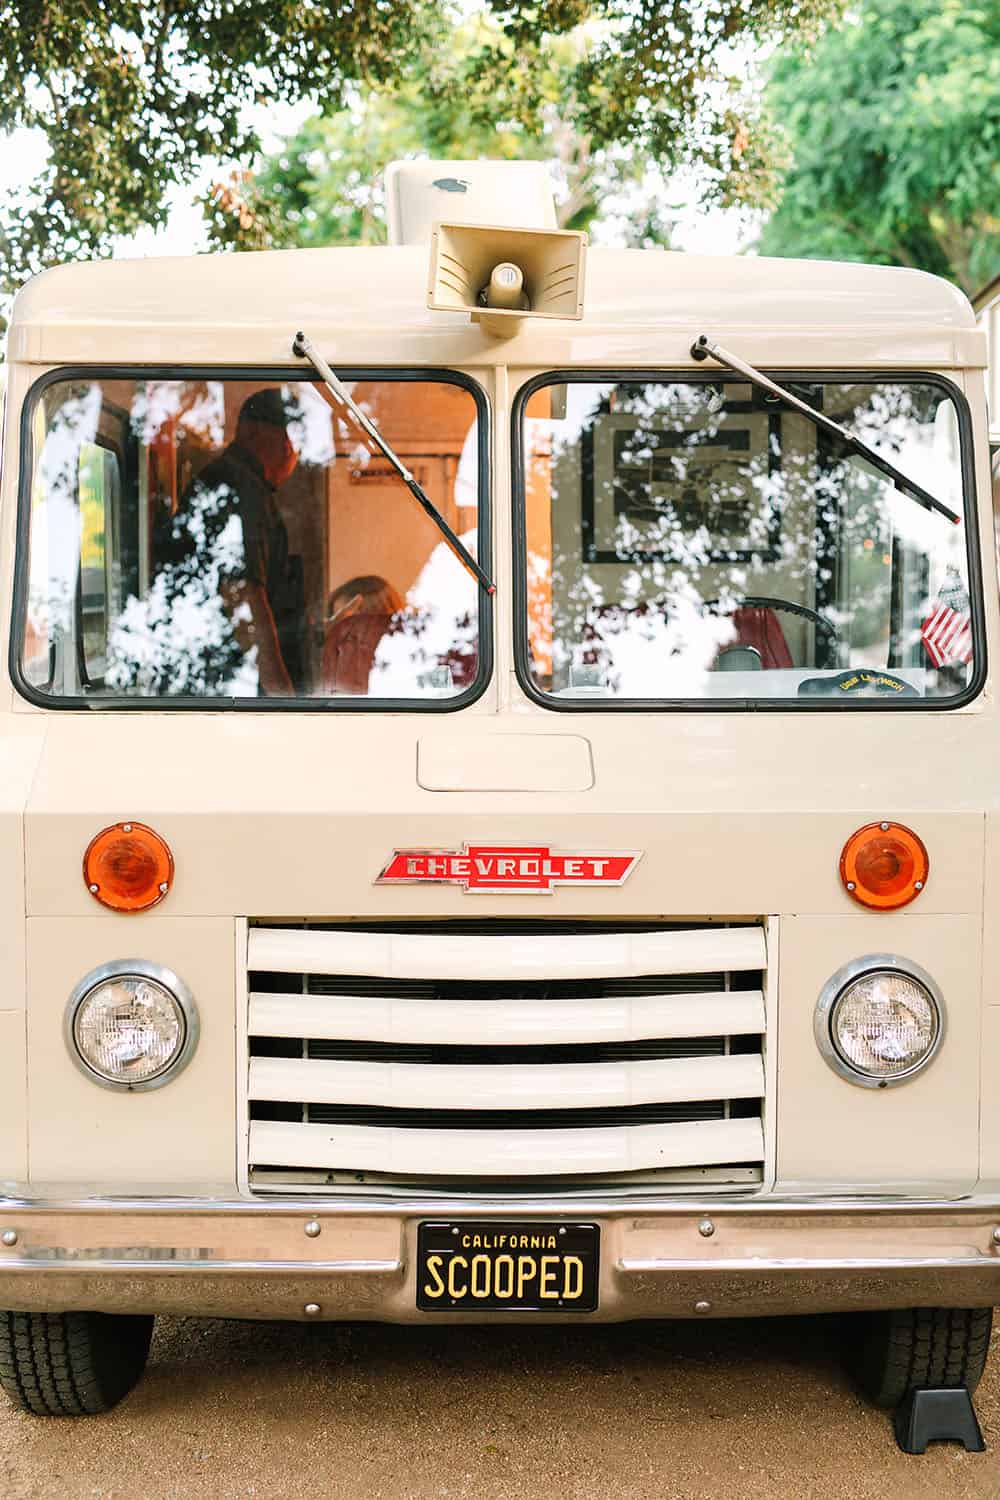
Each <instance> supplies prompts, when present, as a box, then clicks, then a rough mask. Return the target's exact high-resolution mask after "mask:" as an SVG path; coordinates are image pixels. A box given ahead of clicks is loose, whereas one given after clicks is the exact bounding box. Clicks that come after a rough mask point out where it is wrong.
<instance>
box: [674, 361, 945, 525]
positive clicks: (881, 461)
mask: <svg viewBox="0 0 1000 1500" xmlns="http://www.w3.org/2000/svg"><path fill="white" fill-rule="evenodd" d="M691 358H692V359H697V360H699V361H700V360H703V359H709V358H711V359H714V360H715V361H716V362H717V363H718V364H720V365H727V366H728V367H729V369H730V370H735V372H736V374H737V375H743V376H744V377H745V378H746V379H747V380H749V381H750V382H751V383H752V384H753V385H756V386H758V387H759V388H760V389H761V390H762V391H767V392H768V393H769V394H770V395H772V396H776V397H777V399H778V400H779V401H782V402H783V403H784V404H785V406H790V407H791V408H792V410H793V411H797V412H801V413H802V415H803V416H804V417H808V418H809V421H810V422H812V424H813V426H815V427H820V428H822V430H823V431H824V432H832V433H833V434H834V435H835V436H836V437H838V438H839V439H840V441H841V442H842V443H843V444H844V445H845V447H847V448H848V449H849V450H850V452H852V453H857V454H858V456H859V457H861V458H863V459H865V460H866V461H867V462H868V463H870V464H871V466H872V468H873V469H878V470H879V471H880V472H881V473H882V474H885V475H886V476H887V477H888V478H889V479H891V480H892V482H893V484H894V485H895V486H896V488H897V489H898V490H902V492H903V494H904V495H909V497H910V499H911V500H916V501H918V503H919V504H920V505H922V506H923V507H924V509H925V510H936V511H937V512H938V514H939V515H942V516H946V517H947V519H948V520H949V521H952V522H954V524H955V525H956V526H960V525H961V523H962V517H961V516H958V515H956V514H955V512H954V511H953V510H952V509H951V508H950V507H949V506H947V505H945V503H944V501H943V500H939V499H938V498H937V496H936V495H932V494H931V492H930V490H925V489H924V487H923V485H922V484H917V482H916V480H914V479H907V477H906V475H905V474H904V473H903V472H902V470H901V469H897V468H896V466H895V464H891V463H890V462H889V460H888V459H886V458H883V457H882V455H881V453H876V451H875V449H874V448H869V446H868V444H867V443H865V442H862V440H861V438H859V437H855V436H854V433H853V432H850V431H849V430H848V428H846V427H841V425H840V423H839V422H835V421H834V420H833V418H832V417H827V416H825V415H824V414H823V412H821V411H816V410H814V408H813V407H811V406H810V405H809V403H808V402H807V401H800V400H799V398H798V396H796V395H794V394H793V392H792V391H789V390H786V389H785V387H784V386H783V385H775V383H774V381H773V380H770V379H769V378H768V377H767V376H766V375H763V374H762V373H761V371H760V370H756V369H754V367H753V365H748V364H747V363H746V361H745V360H742V359H740V358H739V356H738V355H736V354H731V353H730V351H729V350H728V349H724V348H723V347H722V345H721V344H715V343H713V342H712V340H711V339H710V338H708V336H707V335H706V334H704V333H703V334H701V335H700V336H699V338H698V339H696V340H695V342H694V343H693V344H692V345H691Z"/></svg>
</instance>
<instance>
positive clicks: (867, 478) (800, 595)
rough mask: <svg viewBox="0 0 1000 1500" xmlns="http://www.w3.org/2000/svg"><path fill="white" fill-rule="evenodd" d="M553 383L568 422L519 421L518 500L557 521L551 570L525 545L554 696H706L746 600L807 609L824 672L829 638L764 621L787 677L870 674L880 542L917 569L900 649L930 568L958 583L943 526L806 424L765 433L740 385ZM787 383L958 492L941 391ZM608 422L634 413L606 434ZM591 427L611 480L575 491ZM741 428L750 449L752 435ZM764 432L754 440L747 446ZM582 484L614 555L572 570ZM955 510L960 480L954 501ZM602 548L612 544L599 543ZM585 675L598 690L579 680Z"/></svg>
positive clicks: (887, 613) (883, 636)
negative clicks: (940, 443) (815, 613)
mask: <svg viewBox="0 0 1000 1500" xmlns="http://www.w3.org/2000/svg"><path fill="white" fill-rule="evenodd" d="M567 389H568V390H569V391H570V393H571V394H570V398H569V407H568V410H567V417H566V419H565V420H559V419H551V418H548V419H547V418H546V417H544V416H540V415H538V409H539V406H540V405H541V403H538V405H536V407H535V408H534V409H532V408H531V407H529V420H528V422H527V424H526V452H527V460H526V461H527V463H528V465H529V471H528V481H527V492H528V495H529V504H530V505H539V504H542V505H544V504H549V503H550V504H551V511H552V517H553V537H552V550H551V561H550V559H549V557H548V556H547V555H546V554H545V553H543V552H540V551H538V550H537V549H534V550H531V551H530V552H529V557H528V590H529V599H528V608H529V618H530V620H531V624H532V633H533V636H537V634H538V632H539V630H540V629H542V628H543V627H544V625H545V621H546V611H547V607H548V598H549V595H550V593H551V598H552V610H551V618H552V621H553V626H552V629H553V632H554V635H553V639H552V682H551V686H552V687H554V688H555V689H556V690H557V691H558V690H560V689H563V688H566V687H569V686H573V685H574V678H576V680H577V681H578V682H580V681H582V682H585V683H586V685H587V686H593V685H599V686H600V687H601V689H602V690H603V691H604V692H605V693H611V694H614V693H619V694H628V695H630V696H631V695H635V696H686V695H689V694H693V695H695V696H699V695H701V694H703V693H704V692H705V691H706V689H707V681H706V674H707V673H708V671H709V670H710V669H711V667H712V665H713V662H714V660H715V657H716V655H717V653H718V650H719V648H720V647H721V646H722V645H724V644H726V643H727V641H730V640H732V639H733V637H734V634H735V631H734V626H733V622H732V614H733V611H734V610H736V609H737V608H738V606H739V604H740V601H741V600H743V599H745V598H746V597H747V596H748V595H750V596H755V597H756V596H763V597H773V598H777V599H780V600H785V601H789V602H791V603H793V604H800V605H803V606H806V607H807V608H812V609H816V610H819V611H820V613H821V614H823V615H824V616H825V617H826V618H827V619H829V620H830V621H831V622H832V623H833V624H835V625H836V626H837V629H838V631H839V635H840V646H839V651H840V661H839V662H838V661H837V660H835V659H834V658H833V657H830V656H829V638H828V635H827V633H826V632H821V631H818V630H817V629H816V627H814V626H813V625H812V624H809V623H807V622H803V620H802V618H801V617H798V618H796V617H795V616H794V615H790V614H789V613H788V612H781V613H780V626H781V630H782V632H783V633H785V634H786V635H787V636H788V638H789V641H790V643H791V644H792V647H793V660H795V661H797V662H799V663H801V665H803V666H807V667H808V666H824V665H825V666H830V667H835V666H838V665H849V664H859V663H863V664H865V665H882V666H886V665H889V664H890V655H891V653H892V651H893V649H894V647H893V642H892V640H890V617H891V613H892V611H891V605H892V598H893V593H892V571H893V559H894V550H893V549H894V542H900V543H904V544H905V545H906V546H907V547H908V548H909V549H910V553H911V554H912V555H913V556H914V557H915V558H916V559H917V562H916V563H913V564H910V565H909V566H908V569H907V572H906V575H905V576H906V585H907V587H906V590H904V591H903V592H905V595H906V598H905V609H899V610H897V613H899V615H900V618H899V619H893V622H892V628H893V631H894V632H895V634H896V636H897V637H898V639H899V640H900V641H902V642H904V643H905V642H909V643H910V644H911V646H912V644H913V642H914V641H916V642H919V633H920V620H921V619H922V617H923V615H924V614H925V613H926V607H927V605H928V586H927V583H926V576H927V575H928V574H930V573H934V572H935V571H938V572H939V571H940V569H941V567H942V565H943V562H944V561H945V560H950V561H953V562H954V564H955V566H956V567H957V569H958V571H959V573H960V575H961V576H964V573H965V566H964V558H963V556H962V542H961V538H960V537H956V536H955V535H954V528H950V527H947V525H946V524H945V523H943V522H942V521H941V518H940V517H937V516H934V515H930V514H929V513H928V512H926V511H923V510H922V509H921V508H920V507H919V506H918V505H916V504H915V503H914V502H912V501H911V500H909V499H908V498H907V497H904V496H902V495H900V494H899V492H898V491H896V490H895V489H894V487H893V486H892V485H891V483H889V482H887V481H886V479H885V478H884V477H883V476H882V475H880V474H878V473H876V472H875V471H873V470H870V469H868V468H866V467H865V466H864V465H863V463H862V462H861V461H859V460H858V459H857V458H855V457H852V456H849V455H848V454H847V453H846V452H844V451H839V447H837V446H835V440H834V439H827V438H825V437H824V436H822V435H819V436H818V435H817V432H816V429H814V428H813V427H812V426H811V424H810V423H809V422H808V421H807V420H806V419H805V418H802V417H798V416H796V415H794V414H792V413H790V412H788V411H787V410H782V411H781V412H780V415H779V416H778V417H777V419H774V418H772V419H771V420H770V421H769V413H770V412H771V411H774V410H775V406H774V405H772V404H771V403H770V402H766V401H765V400H764V399H763V398H762V397H761V396H760V395H759V394H758V393H756V392H753V391H752V390H751V389H750V388H749V387H747V386H745V385H740V384H738V383H737V382H726V383H720V384H719V385H716V384H714V383H713V384H712V385H706V384H704V383H698V384H695V383H693V382H692V383H680V382H676V383H673V382H662V383H658V384H654V383H637V382H627V383H622V384H620V385H618V386H617V387H611V386H608V385H596V384H595V385H593V386H587V387H585V388H584V389H583V391H581V389H580V387H579V386H578V387H576V389H575V391H574V388H573V387H572V386H569V387H567ZM720 390H721V391H723V392H724V399H722V398H721V397H720ZM796 390H797V392H798V393H799V394H800V395H802V396H803V398H804V399H806V400H808V401H810V402H811V403H812V404H814V405H815V406H816V407H817V408H818V409H821V410H826V411H827V412H829V413H830V414H832V415H834V416H835V417H836V419H837V420H840V421H842V422H844V423H845V424H846V425H847V426H848V427H851V428H853V429H854V430H855V431H856V432H857V433H858V435H859V436H861V437H862V438H864V440H865V441H867V442H869V443H870V444H871V445H872V446H873V447H875V448H876V449H879V448H881V449H882V451H885V452H886V454H887V456H892V458H893V461H894V462H897V463H898V464H899V465H900V466H901V467H903V468H904V470H906V471H907V472H910V473H912V474H913V475H914V477H915V478H923V482H925V483H926V482H927V474H926V470H927V467H928V465H930V466H931V468H932V469H933V467H934V465H935V464H936V465H937V466H938V469H940V470H941V472H940V473H936V476H935V477H936V480H937V489H938V491H939V492H940V493H942V496H943V498H948V496H949V494H951V495H955V491H956V485H957V484H958V483H959V474H958V466H957V458H956V456H955V455H954V454H946V455H945V457H944V458H943V459H942V457H941V456H940V453H939V451H938V448H937V447H935V441H934V440H935V415H936V412H937V409H938V407H939V405H940V404H941V401H942V393H941V392H940V391H936V390H935V389H934V388H933V387H929V386H927V385H923V386H920V385H911V384H904V383H885V384H879V385H871V384H867V383H857V384H855V385H848V384H847V383H842V384H839V385H834V384H826V385H824V384H820V383H818V382H813V383H811V384H809V385H802V384H801V383H799V384H797V386H796ZM533 399H535V400H536V401H537V398H533ZM744 413H745V414H746V415H744ZM624 414H627V415H628V416H630V417H632V418H633V419H634V420H633V421H631V422H628V423H623V422H621V421H620V420H619V419H620V418H621V416H622V415H624ZM602 422H603V423H605V424H608V423H610V424H611V425H612V426H613V429H614V430H613V454H614V463H613V465H612V473H611V475H610V477H609V476H608V474H607V473H606V472H602V466H601V465H600V464H598V463H597V462H596V461H595V462H592V463H591V466H590V477H589V480H588V479H585V477H584V475H585V465H584V461H583V457H582V455H583V453H584V451H585V450H584V443H583V438H584V435H585V434H588V435H589V436H588V438H587V441H588V443H589V447H590V451H591V452H596V451H597V446H598V445H597V440H596V434H597V433H598V432H599V430H600V427H601V424H602ZM754 422H755V423H757V424H758V427H757V433H758V436H757V437H750V436H748V433H749V432H750V431H751V424H752V423H754ZM762 423H764V424H767V426H768V427H769V428H770V432H769V434H768V437H767V441H766V443H763V444H761V442H760V437H759V434H760V431H761V426H760V424H762ZM764 430H765V431H766V430H767V429H766V428H765V429H764ZM741 434H742V435H741ZM603 468H604V469H605V470H606V468H607V465H606V464H605V465H604V466H603ZM588 482H589V483H590V485H591V487H592V491H593V499H592V503H593V513H594V515H595V516H597V517H600V516H602V515H604V516H608V515H612V516H613V518H614V533H613V552H614V555H615V556H616V558H617V559H618V561H617V562H608V561H597V560H596V559H595V560H591V561H587V560H586V559H585V558H584V556H583V551H582V545H581V544H582V534H581V532H580V530H579V528H578V527H575V526H572V525H567V524H566V522H565V518H566V516H567V515H576V516H579V515H580V514H581V506H582V503H583V494H584V490H583V486H584V484H585V483H588ZM550 494H551V501H549V499H548V498H547V497H548V496H549V495H550ZM960 500H961V496H960V486H959V489H958V493H957V496H956V497H955V501H954V502H953V503H956V508H960ZM605 525H606V523H605ZM946 533H947V534H946ZM600 548H603V549H604V551H607V550H608V541H607V533H606V532H605V533H604V535H603V536H599V539H598V543H597V549H595V550H598V549H600ZM930 559H933V565H931V563H930V561H929V560H930ZM918 564H919V565H918ZM934 587H936V585H934ZM932 592H933V589H932ZM901 597H902V595H901ZM706 605H707V606H708V607H707V608H706ZM773 613H774V612H773V611H772V614H773ZM907 660H909V658H907ZM917 664H921V663H919V662H918V663H917ZM595 667H596V668H600V673H599V674H598V676H597V677H596V678H595V676H594V673H593V671H591V672H590V673H589V675H588V673H587V672H585V671H581V669H583V668H588V669H593V668H595ZM539 681H540V685H542V686H545V687H548V686H549V685H550V684H549V683H548V681H545V682H542V681H541V680H540V679H539ZM709 691H712V690H711V689H710V690H709Z"/></svg>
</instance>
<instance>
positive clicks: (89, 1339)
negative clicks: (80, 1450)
mask: <svg viewBox="0 0 1000 1500" xmlns="http://www.w3.org/2000/svg"><path fill="white" fill-rule="evenodd" d="M152 1335H153V1319H152V1318H151V1317H147V1316H136V1315H125V1314H119V1313H116V1314H111V1313H93V1312H70V1313H37V1312H36V1313H15V1312H0V1386H3V1389H4V1390H5V1391H6V1392H7V1395H8V1396H9V1397H10V1399H11V1400H12V1401H13V1402H14V1403H15V1405H17V1406H19V1407H21V1409H22V1411H30V1412H33V1413H34V1414H35V1415H36V1416H39V1417H83V1416H89V1415H92V1414H93V1413H96V1412H101V1411H108V1410H109V1409H110V1408H111V1407H112V1406H115V1405H116V1404H117V1403H118V1402H119V1401H120V1400H121V1399H122V1397H123V1396H127V1395H128V1393H129V1391H130V1390H132V1388H133V1386H134V1385H135V1384H136V1382H137V1381H138V1380H139V1377H140V1376H141V1375H142V1372H143V1370H144V1369H145V1368H146V1360H147V1358H148V1355H149V1341H150V1339H151V1338H152Z"/></svg>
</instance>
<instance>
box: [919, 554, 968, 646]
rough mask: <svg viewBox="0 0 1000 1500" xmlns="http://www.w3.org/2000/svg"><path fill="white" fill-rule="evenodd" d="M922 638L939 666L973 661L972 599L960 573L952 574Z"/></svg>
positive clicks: (939, 595)
mask: <svg viewBox="0 0 1000 1500" xmlns="http://www.w3.org/2000/svg"><path fill="white" fill-rule="evenodd" d="M920 639H921V640H922V641H923V643H924V650H925V651H926V652H927V655H928V656H929V658H930V660H931V662H932V663H933V665H934V666H935V667H955V666H965V665H966V664H967V663H968V662H970V661H971V660H972V617H971V615H970V613H969V596H968V594H967V593H966V592H965V586H964V585H963V583H962V580H961V579H960V578H959V576H958V574H957V573H954V572H949V575H948V578H947V579H946V581H945V583H944V585H943V586H942V588H941V592H940V593H939V594H938V596H937V603H936V604H935V605H934V608H933V609H932V610H931V612H930V614H929V615H928V616H927V619H926V620H925V621H924V622H923V624H922V625H921V627H920Z"/></svg>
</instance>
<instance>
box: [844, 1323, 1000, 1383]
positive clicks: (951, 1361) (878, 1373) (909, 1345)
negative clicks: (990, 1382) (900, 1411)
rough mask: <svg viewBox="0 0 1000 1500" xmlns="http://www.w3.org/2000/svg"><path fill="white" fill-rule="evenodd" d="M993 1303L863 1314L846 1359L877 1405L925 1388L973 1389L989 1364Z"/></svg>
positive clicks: (850, 1331) (852, 1329)
mask: <svg viewBox="0 0 1000 1500" xmlns="http://www.w3.org/2000/svg"><path fill="white" fill-rule="evenodd" d="M992 1326H993V1309H992V1308H991V1307H906V1308H902V1309H899V1310H896V1311H894V1312H880V1313H862V1314H860V1315H859V1316H858V1317H856V1318H852V1319H851V1320H850V1323H849V1329H848V1339H849V1343H848V1349H847V1360H848V1365H849V1367H850V1370H851V1374H852V1375H853V1377H854V1380H855V1382H856V1384H857V1385H858V1387H859V1389H860V1390H861V1392H862V1394H863V1395H865V1396H867V1398H868V1400H869V1401H871V1402H872V1403H873V1404H874V1405H875V1406H881V1407H893V1406H898V1405H899V1404H900V1402H901V1401H902V1400H903V1398H904V1396H906V1395H908V1394H909V1392H910V1391H913V1390H918V1389H919V1388H920V1387H921V1386H935V1387H938V1388H939V1389H947V1390H953V1389H954V1388H955V1387H956V1386H962V1385H964V1386H968V1388H969V1390H970V1391H974V1390H975V1389H976V1386H977V1385H978V1384H979V1382H980V1379H981V1378H982V1374H983V1370H984V1369H985V1367H986V1356H987V1355H988V1353H989V1348H990V1330H991V1328H992Z"/></svg>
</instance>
